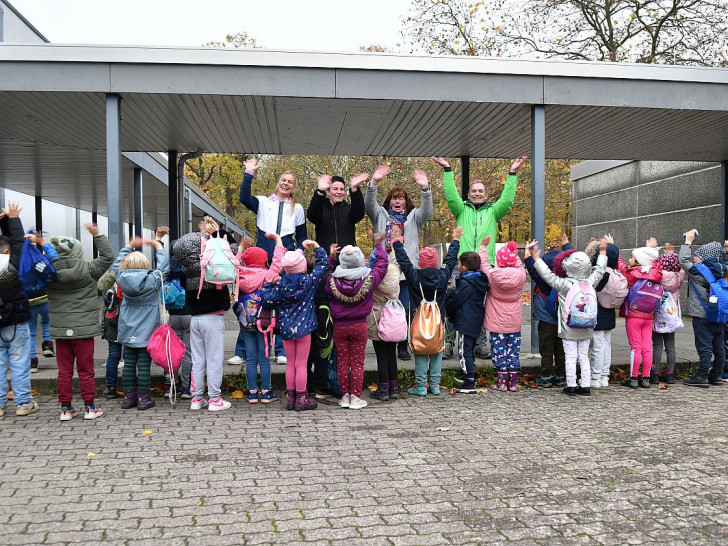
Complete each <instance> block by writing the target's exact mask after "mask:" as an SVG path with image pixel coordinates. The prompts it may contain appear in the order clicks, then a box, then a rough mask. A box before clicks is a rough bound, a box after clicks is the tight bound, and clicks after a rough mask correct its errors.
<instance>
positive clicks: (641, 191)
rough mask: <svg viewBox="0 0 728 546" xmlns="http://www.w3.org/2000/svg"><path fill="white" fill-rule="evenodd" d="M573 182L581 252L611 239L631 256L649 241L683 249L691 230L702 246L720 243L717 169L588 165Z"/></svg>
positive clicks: (690, 164)
mask: <svg viewBox="0 0 728 546" xmlns="http://www.w3.org/2000/svg"><path fill="white" fill-rule="evenodd" d="M571 177H572V180H573V182H574V231H573V235H572V239H573V241H574V243H575V244H576V247H577V248H584V247H585V246H586V244H587V243H588V242H589V238H590V237H592V236H594V237H598V236H600V235H603V234H604V233H611V234H612V235H613V236H614V239H615V243H616V244H617V246H619V247H620V250H622V251H626V252H627V254H625V253H624V252H623V255H627V256H628V255H629V254H628V252H629V251H630V250H631V249H633V248H636V247H640V246H644V244H645V239H647V238H648V237H650V236H655V237H656V238H657V240H658V241H659V242H660V244H662V243H664V242H670V243H673V244H674V245H676V246H679V245H680V244H681V243H682V233H683V232H685V231H687V230H688V229H690V228H697V229H698V231H699V232H700V236H699V237H698V238H697V239H696V242H697V243H699V244H700V243H705V242H709V241H712V240H721V206H720V164H719V163H701V162H677V161H675V162H664V161H661V162H657V161H630V162H625V161H621V162H595V161H588V162H585V163H581V164H579V165H575V166H574V168H573V169H572V173H571Z"/></svg>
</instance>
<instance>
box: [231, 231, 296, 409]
mask: <svg viewBox="0 0 728 546" xmlns="http://www.w3.org/2000/svg"><path fill="white" fill-rule="evenodd" d="M265 236H266V237H267V238H268V239H274V240H275V242H276V246H275V249H274V251H273V263H272V264H271V266H270V268H268V253H267V252H266V251H265V249H262V248H259V247H256V246H253V247H250V248H247V249H245V251H244V252H242V253H238V258H239V259H240V260H241V261H242V262H243V263H244V265H243V266H242V267H241V268H240V269H238V286H239V288H240V296H239V297H238V303H236V304H235V311H236V314H237V315H238V320H239V321H240V324H241V327H242V330H241V332H242V335H243V341H244V342H245V352H246V354H247V362H246V364H245V377H246V379H247V382H248V402H249V403H251V404H256V403H258V401H260V402H262V403H263V404H269V403H271V402H275V401H276V400H278V393H277V392H276V391H274V390H272V389H271V385H270V361H269V360H268V357H267V356H265V337H264V336H263V333H262V332H259V331H258V328H257V326H256V324H255V323H256V317H257V312H258V309H259V307H260V289H261V287H262V286H263V285H264V284H265V283H267V282H270V281H271V280H273V279H275V278H276V277H278V276H279V275H280V273H281V259H282V258H283V255H284V254H285V253H286V247H284V246H283V241H282V240H281V238H280V236H279V235H276V234H275V233H266V234H265ZM258 366H260V391H258Z"/></svg>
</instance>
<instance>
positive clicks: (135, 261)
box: [119, 251, 150, 271]
mask: <svg viewBox="0 0 728 546" xmlns="http://www.w3.org/2000/svg"><path fill="white" fill-rule="evenodd" d="M149 267H150V265H149V260H147V257H146V256H145V255H144V254H142V253H141V252H139V251H136V252H132V253H130V254H127V255H126V256H124V259H123V260H121V263H120V264H119V271H123V270H125V269H149Z"/></svg>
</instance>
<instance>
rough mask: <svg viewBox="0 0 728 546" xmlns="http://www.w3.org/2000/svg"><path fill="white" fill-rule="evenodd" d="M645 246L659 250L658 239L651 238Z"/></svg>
mask: <svg viewBox="0 0 728 546" xmlns="http://www.w3.org/2000/svg"><path fill="white" fill-rule="evenodd" d="M645 246H647V247H650V248H657V239H655V238H654V237H650V238H649V239H647V240H646V241H645Z"/></svg>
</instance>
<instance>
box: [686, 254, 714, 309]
mask: <svg viewBox="0 0 728 546" xmlns="http://www.w3.org/2000/svg"><path fill="white" fill-rule="evenodd" d="M697 265H702V264H697ZM706 269H707V268H706ZM714 278H715V277H714ZM706 280H707V279H706ZM688 283H689V284H690V285H691V286H692V287H693V292H695V296H696V297H697V298H698V301H699V302H700V305H702V306H703V309H704V310H705V312H706V314H707V313H708V306H707V304H706V303H705V302H704V301H703V298H702V297H700V292H698V287H697V285H696V284H695V283H694V282H693V279H691V278H688Z"/></svg>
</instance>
